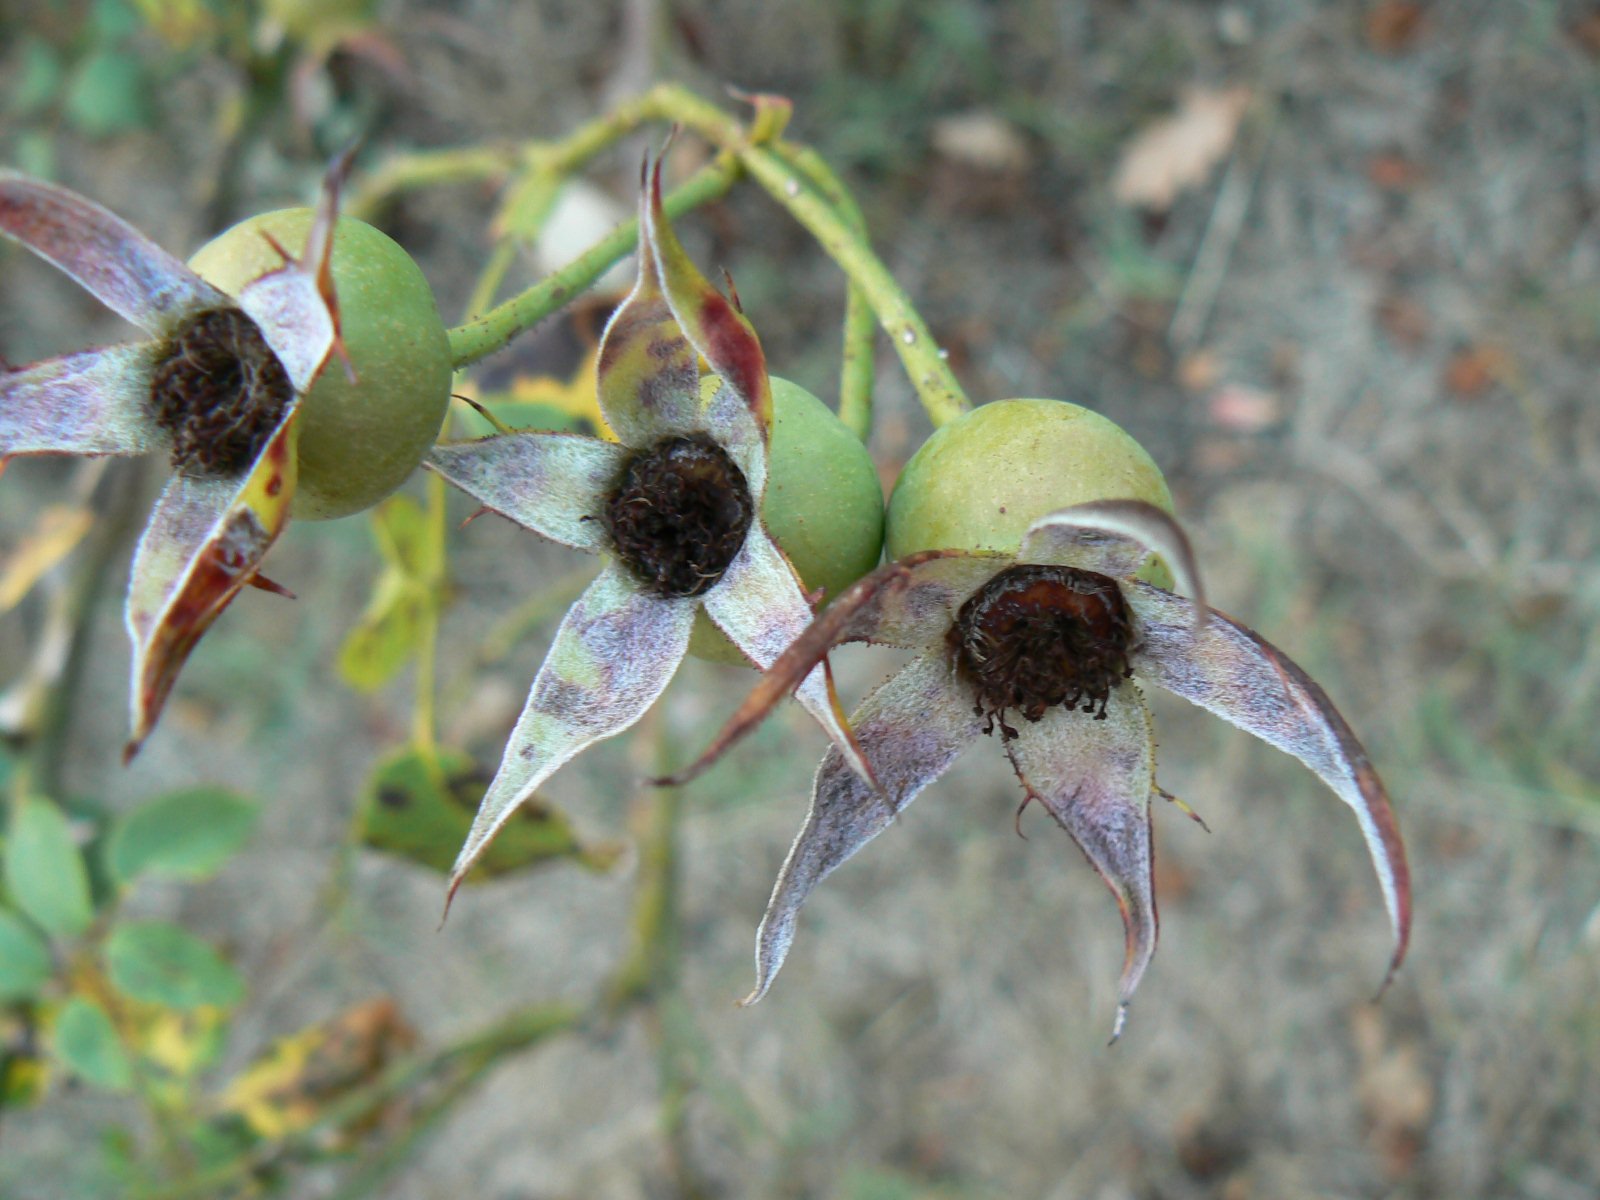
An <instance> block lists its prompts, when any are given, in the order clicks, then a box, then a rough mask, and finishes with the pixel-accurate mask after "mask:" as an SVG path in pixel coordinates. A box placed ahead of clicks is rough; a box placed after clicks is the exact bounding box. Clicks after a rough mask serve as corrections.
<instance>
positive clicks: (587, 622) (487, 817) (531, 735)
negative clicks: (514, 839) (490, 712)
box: [450, 563, 699, 895]
mask: <svg viewBox="0 0 1600 1200" xmlns="http://www.w3.org/2000/svg"><path fill="white" fill-rule="evenodd" d="M698 607H699V604H698V601H697V600H695V599H694V598H692V597H680V598H674V599H668V598H663V597H660V596H655V595H651V594H650V593H648V592H646V591H644V590H643V589H642V588H640V586H639V585H638V583H637V582H635V581H634V580H633V579H632V578H631V577H630V576H629V574H628V572H627V570H626V569H625V568H623V567H622V566H620V565H619V564H616V563H611V564H609V565H607V567H606V568H605V569H604V570H603V571H601V573H600V574H599V576H598V577H596V579H595V581H594V582H593V583H591V584H590V585H589V587H588V590H587V591H585V592H584V593H583V595H582V596H580V597H579V598H578V601H577V603H575V604H574V605H573V606H572V607H571V608H570V609H569V610H567V615H566V617H565V618H564V619H563V620H562V622H561V625H560V627H559V628H558V629H557V630H556V635H555V640H554V641H553V642H552V643H551V646H550V652H549V654H548V655H546V656H545V660H544V665H543V666H541V667H540V668H539V674H538V675H537V676H536V677H535V678H534V681H533V689H532V691H531V692H530V693H529V695H528V703H527V707H526V708H524V709H523V712H522V716H521V718H520V719H519V720H518V721H517V725H516V728H515V729H513V730H512V732H511V738H510V740H509V741H508V742H507V743H506V749H505V755H504V757H503V758H502V759H501V762H500V769H499V771H498V772H497V773H496V774H495V777H494V780H493V781H492V782H491V783H490V784H489V791H488V794H487V795H485V796H484V798H483V802H482V804H481V805H480V806H479V808H478V815H477V817H476V818H475V819H474V820H473V822H472V829H471V830H470V831H469V832H468V834H467V840H466V844H465V845H463V846H462V847H461V853H460V854H459V855H458V856H457V858H456V864H455V866H454V868H452V870H451V872H450V894H451V895H454V894H455V890H456V888H458V887H459V886H460V885H461V881H462V880H463V879H464V878H466V874H467V872H468V871H469V870H471V869H472V864H473V863H475V862H476V861H477V860H478V857H479V856H480V855H481V854H482V853H483V852H484V851H485V850H486V849H487V848H488V846H489V843H490V842H491V841H492V840H493V839H494V836H495V834H496V833H498V832H499V830H500V827H501V826H502V825H504V824H505V823H506V822H507V821H508V820H510V819H511V816H512V814H513V813H515V812H516V810H517V808H518V806H519V805H521V804H522V803H523V802H524V801H526V800H527V799H529V798H530V797H531V796H532V795H533V793H534V791H535V789H537V788H538V787H539V785H540V784H542V783H543V782H544V781H545V780H546V779H548V778H549V777H550V776H551V775H552V774H554V773H555V771H556V770H557V769H558V768H559V767H561V766H562V765H563V764H564V763H566V762H567V761H569V760H570V759H571V758H572V757H573V756H574V755H576V754H577V753H578V752H579V751H581V750H584V749H586V748H587V747H589V746H592V745H593V744H594V743H595V742H598V741H601V740H603V739H605V738H609V737H612V736H614V735H616V734H619V733H621V732H622V731H623V730H625V729H627V728H629V727H630V726H632V725H633V724H634V722H636V721H637V720H638V719H639V718H640V717H642V716H643V715H644V713H645V710H646V709H648V708H649V707H650V706H651V705H652V704H654V703H655V700H656V697H658V696H659V695H661V693H662V691H663V690H664V689H665V688H666V686H667V683H668V682H669V681H670V680H671V679H672V676H673V673H674V672H675V671H676V670H677V669H678V664H679V663H680V662H681V661H683V656H684V654H685V653H686V652H687V651H688V648H689V630H690V629H691V628H692V626H693V624H694V614H695V610H696V609H697V608H698Z"/></svg>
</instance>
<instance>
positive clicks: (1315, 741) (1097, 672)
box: [661, 500, 1411, 1040]
mask: <svg viewBox="0 0 1600 1200" xmlns="http://www.w3.org/2000/svg"><path fill="white" fill-rule="evenodd" d="M1152 552H1153V553H1157V554H1159V555H1161V556H1162V558H1164V559H1165V560H1166V562H1167V564H1168V565H1169V566H1170V567H1171V569H1172V570H1173V573H1174V575H1175V577H1176V578H1177V580H1178V584H1179V586H1180V588H1182V590H1184V591H1186V592H1188V593H1189V594H1190V595H1191V596H1193V597H1194V598H1193V599H1184V598H1182V597H1180V596H1177V595H1174V594H1172V593H1171V592H1167V591H1163V590H1162V589H1160V588H1157V587H1155V586H1153V585H1151V584H1148V583H1144V582H1142V581H1140V580H1137V579H1135V578H1134V574H1135V572H1136V571H1138V569H1139V568H1140V566H1141V565H1142V564H1143V562H1144V561H1145V559H1146V557H1147V556H1148V554H1149V553H1152ZM853 641H866V642H877V643H884V644H888V645H893V646H900V647H903V648H908V649H915V650H918V651H920V653H919V654H918V656H917V657H916V658H915V659H913V660H912V662H911V663H910V664H909V665H908V666H906V667H905V668H904V669H903V670H901V671H900V672H899V673H898V674H897V675H894V676H893V677H891V678H890V679H889V680H888V682H886V683H885V684H883V685H882V686H881V687H879V688H878V690H877V691H876V692H874V693H872V694H871V695H870V696H868V697H867V699H866V700H865V702H863V703H862V705H861V706H860V708H858V709H857V710H856V712H855V713H854V714H853V715H852V717H851V718H850V723H851V726H852V728H853V730H854V733H855V736H856V740H857V743H858V744H859V746H860V747H861V750H862V752H863V753H864V754H865V756H866V758H867V761H868V762H869V763H870V764H871V765H872V768H873V771H874V774H875V777H876V779H877V782H878V784H879V785H880V787H881V791H879V790H874V789H873V788H870V787H868V786H867V785H866V784H865V783H864V782H863V781H862V777H861V776H860V775H859V774H858V773H856V772H855V771H853V770H851V769H849V768H848V767H847V766H846V764H845V763H844V762H843V760H842V759H841V758H840V757H839V756H838V754H837V753H835V752H834V751H832V750H830V751H829V753H828V755H827V756H826V757H825V758H824V759H823V761H822V765H821V766H820V767H819V768H818V770H817V776H816V782H815V786H814V789H813V793H812V800H811V811H810V813H809V815H808V816H807V818H806V823H805V826H804V827H803V828H802V829H801V831H800V835H799V837H798V838H796V840H795V843H794V846H793V848H792V849H791V850H790V851H789V856H788V859H787V861H786V862H785V863H784V865H783V869H782V871H781V872H780V873H779V876H778V882H777V886H776V887H775V888H774V890H773V893H772V899H771V901H770V903H769V904H768V906H767V912H766V916H765V917H764V918H763V920H762V923H761V929H760V932H759V933H758V934H757V939H756V946H757V948H756V986H755V990H754V991H752V992H751V993H750V995H749V996H748V997H746V999H745V1001H744V1003H746V1004H749V1003H753V1002H755V1001H756V1000H759V999H760V998H761V997H762V996H763V995H765V994H766V992H767V989H768V988H769V987H771V985H772V981H773V978H774V976H776V974H777V972H778V969H779V967H780V966H782V964H783V960H784V956H785V955H786V954H787V953H788V950H789V945H790V942H791V941H792V940H793V938H794V930H795V920H796V917H797V915H798V913H799V910H800V906H801V905H802V904H803V903H804V902H805V899H806V897H807V896H808V895H809V894H810V893H811V890H812V889H813V888H814V887H816V885H817V884H818V883H820V882H821V881H822V880H823V879H824V878H826V877H827V875H828V874H829V873H831V872H832V871H833V870H834V869H835V868H836V867H838V866H839V865H840V864H841V863H843V862H844V861H845V860H846V859H848V858H849V857H850V856H851V855H853V854H854V853H855V852H856V851H857V850H859V849H860V848H861V847H862V846H864V845H865V844H866V843H867V842H869V841H871V840H872V839H873V838H874V837H876V836H877V835H878V834H879V833H881V832H882V831H883V830H884V829H885V828H887V827H888V825H889V823H890V822H891V821H893V820H894V818H895V816H896V815H897V814H898V813H899V812H900V810H901V809H903V808H904V807H905V806H906V805H907V804H909V803H910V802H911V800H912V799H913V798H914V797H915V796H916V795H917V793H918V792H920V791H921V790H922V789H923V788H924V787H926V786H927V785H928V784H929V783H931V782H933V781H934V780H935V779H937V778H938V777H939V776H940V775H942V774H944V772H945V771H946V770H947V769H948V768H949V767H950V764H951V763H953V762H954V761H955V759H956V757H957V755H959V754H960V753H961V752H962V750H964V749H965V748H966V747H967V746H968V745H969V744H971V742H972V741H973V740H974V739H975V738H976V737H978V736H979V735H980V734H984V733H993V732H995V731H996V730H997V729H998V731H999V734H1000V739H1001V743H1002V746H1003V748H1004V750H1005V753H1006V756H1007V758H1008V759H1009V760H1010V762H1011V766H1012V769H1013V770H1014V771H1015V772H1016V775H1017V778H1018V780H1019V781H1020V782H1021V784H1022V788H1023V794H1024V800H1023V804H1024V806H1026V804H1027V803H1029V802H1030V801H1033V800H1037V801H1039V802H1040V803H1041V804H1042V805H1043V806H1044V807H1045V809H1046V810H1047V811H1048V812H1049V813H1050V815H1051V816H1052V817H1054V818H1055V820H1056V821H1057V822H1058V823H1059V824H1060V825H1061V826H1062V827H1063V828H1064V829H1066V831H1067V832H1068V833H1070V834H1071V835H1072V837H1073V838H1074V839H1075V840H1076V841H1077V843H1078V845H1079V847H1081V848H1082V850H1083V852H1084V854H1085V855H1086V856H1087V857H1088V859H1089V861H1090V862H1091V863H1092V864H1093V865H1094V867H1095V868H1096V870H1098V871H1099V872H1100V874H1101V876H1102V878H1104V879H1105V881H1106V883H1107V885H1109V887H1110V888H1111V891H1112V893H1113V895H1114V896H1115V897H1116V900H1117V906H1118V908H1119V909H1120V910H1121V912H1122V919H1123V924H1124V927H1125V930H1126V934H1127V945H1126V953H1125V956H1124V961H1123V968H1122V979H1121V985H1120V989H1119V1003H1118V1007H1117V1018H1116V1023H1115V1029H1114V1032H1113V1035H1112V1040H1115V1039H1116V1037H1117V1035H1118V1034H1120V1033H1121V1030H1122V1025H1123V1021H1124V1019H1125V1017H1126V1014H1127V1007H1128V1003H1129V1001H1130V999H1131V998H1132V996H1133V992H1134V989H1135V988H1136V987H1137V986H1138V984H1139V979H1140V977H1141V976H1142V975H1143V974H1144V971H1145V968H1146V967H1147V966H1148V965H1149V963H1150V958H1151V955H1152V954H1153V953H1154V951H1155V945H1156V929H1157V923H1156V902H1155V894H1154V889H1153V885H1152V875H1151V869H1152V860H1151V839H1150V798H1151V796H1152V795H1153V794H1156V793H1158V792H1160V789H1159V788H1157V786H1156V783H1155V743H1154V739H1153V736H1152V729H1151V722H1150V713H1149V710H1148V708H1147V707H1146V704H1145V701H1144V697H1143V696H1142V695H1141V694H1140V692H1139V689H1138V687H1137V686H1128V684H1129V680H1130V678H1131V679H1133V680H1148V681H1150V682H1153V683H1155V684H1157V685H1159V686H1161V687H1164V688H1166V689H1167V690H1169V691H1171V692H1174V693H1176V694H1177V695H1179V696H1182V697H1183V698H1184V699H1186V700H1189V701H1190V702H1192V703H1194V704H1198V705H1199V706H1200V707H1202V708H1205V709H1208V710H1210V711H1211V712H1213V713H1216V714H1217V715H1218V716H1220V717H1222V718H1224V719H1225V720H1228V721H1230V722H1232V723H1233V724H1235V725H1237V726H1239V727H1240V728H1241V729H1244V730H1246V731H1247V732H1249V733H1253V734H1255V735H1256V736H1257V737H1259V738H1261V739H1262V740H1263V741H1266V742H1268V743H1270V744H1271V745H1274V746H1276V747H1278V748H1279V749H1280V750H1285V751H1287V752H1288V753H1290V754H1292V755H1294V756H1295V757H1296V758H1298V759H1300V760H1301V761H1302V762H1304V763H1305V764H1306V765H1307V766H1308V767H1310V768H1311V769H1312V770H1313V771H1314V772H1316V774H1317V775H1318V776H1320V777H1321V779H1322V780H1323V782H1325V783H1326V784H1327V785H1328V786H1329V787H1331V788H1332V789H1333V790H1334V792H1335V793H1336V794H1337V795H1338V796H1339V798H1340V799H1341V800H1343V801H1344V802H1345V803H1346V804H1348V805H1349V806H1350V807H1351V808H1352V809H1353V810H1354V811H1355V814H1356V818H1357V820H1358V821H1359V822H1360V825H1361V831H1362V834H1363V835H1364V837H1365V838H1366V841H1367V847H1368V850H1369V851H1370V853H1371V855H1372V859H1373V863H1374V865H1375V866H1376V867H1377V872H1378V881H1379V883H1380V885H1381V886H1382V889H1383V895H1384V902H1385V904H1386V906H1387V908H1388V912H1389V918H1390V921H1391V924H1392V926H1393V929H1394V938H1395V942H1394V953H1393V956H1392V958H1391V960H1390V963H1389V975H1390V976H1392V975H1393V973H1394V971H1395V969H1396V968H1397V967H1399V965H1400V962H1401V959H1402V958H1403V957H1404V956H1405V951H1406V943H1407V940H1408V938H1409V935H1410V927H1411V892H1410V876H1409V872H1408V869H1407V866H1406V858H1405V848H1404V846H1403V845H1402V843H1401V840H1400V832H1399V827H1398V825H1397V824H1396V822H1395V817H1394V813H1393V811H1392V810H1391V808H1390V806H1389V799H1388V796H1387V795H1386V794H1385V792H1384V789H1383V785H1382V783H1381V782H1380V781H1379V779H1378V776H1377V774H1376V773H1375V772H1374V771H1373V768H1372V764H1371V763H1370V762H1369V761H1368V760H1367V755H1366V752H1365V751H1364V750H1363V749H1362V748H1361V744H1360V742H1358V741H1357V740H1356V737H1355V735H1354V734H1353V733H1352V732H1351V731H1350V727H1349V726H1348V725H1346V724H1345V721H1344V718H1342V717H1341V716H1340V715H1339V713H1338V712H1337V711H1336V710H1335V709H1334V707H1333V705H1332V703H1331V702H1330V701H1329V700H1328V697H1327V696H1326V695H1325V694H1324V693H1323V691H1322V689H1321V688H1319V687H1318V686H1317V685H1316V684H1315V683H1313V682H1312V681H1311V680H1310V679H1308V678H1307V677H1306V675H1305V673H1304V672H1303V671H1302V670H1300V668H1299V667H1297V666H1295V664H1294V663H1292V662H1290V661H1289V659H1288V658H1287V657H1286V656H1284V655H1283V653H1282V652H1280V651H1279V650H1277V649H1276V648H1274V647H1273V646H1270V645H1268V644H1267V643H1266V642H1265V641H1263V640H1262V639H1261V638H1260V637H1258V636H1257V635H1256V634H1254V633H1252V632H1251V631H1250V630H1248V629H1246V628H1244V627H1243V626H1242V625H1239V624H1237V623H1236V622H1234V621H1232V620H1230V619H1228V618H1227V617H1224V616H1222V615H1221V614H1219V613H1216V612H1213V611H1208V610H1207V608H1206V605H1205V601H1204V599H1203V595H1202V593H1201V591H1200V587H1199V579H1198V573H1197V571H1196V567H1195V563H1194V557H1193V553H1192V551H1191V550H1190V547H1189V542H1188V539H1187V538H1186V537H1185V536H1184V534H1183V531H1182V530H1181V529H1180V528H1179V526H1178V525H1177V524H1176V522H1174V521H1173V520H1172V518H1171V517H1169V516H1168V515H1167V514H1166V513H1165V512H1163V511H1162V510H1161V509H1159V508H1157V507H1155V506H1154V505H1151V504H1146V503H1144V502H1143V501H1134V500H1118V501H1097V502H1093V503H1089V504H1081V505H1076V506H1074V507H1071V508H1066V509H1062V510H1060V511H1058V512H1054V513H1051V514H1048V515H1046V516H1044V517H1041V518H1040V519H1039V520H1037V521H1035V522H1034V523H1033V524H1032V525H1031V526H1030V527H1029V528H1028V530H1027V532H1026V534H1025V535H1024V536H1023V538H1022V542H1021V546H1020V549H1019V551H1018V552H1017V553H1016V554H1015V555H1010V554H1001V553H993V552H971V551H961V550H928V551H923V552H921V553H917V554H912V555H909V556H908V557H906V558H904V559H902V560H900V561H898V562H894V563H890V564H888V565H887V566H884V567H880V568H879V569H878V570H876V571H874V572H873V573H872V574H871V575H868V576H867V577H866V578H864V579H862V580H861V581H860V582H859V583H857V584H856V585H855V586H854V587H852V588H851V589H850V590H849V591H847V592H845V593H844V594H843V595H842V596H840V597H839V598H838V599H837V600H836V601H834V603H833V604H832V605H831V606H830V607H829V608H828V609H827V610H826V611H825V612H823V613H822V614H821V615H820V616H819V617H818V618H817V619H816V621H815V622H813V623H812V625H811V626H810V628H808V629H807V630H806V631H805V632H804V633H803V634H801V635H800V637H799V638H797V639H796V640H795V642H794V644H793V645H791V646H790V647H789V649H788V650H787V651H785V652H784V654H782V655H781V656H780V657H779V658H778V661H777V662H775V663H774V664H773V665H772V667H771V668H770V669H769V670H768V671H767V673H766V674H765V675H764V676H763V677H762V679H761V682H760V683H759V684H758V685H757V686H756V688H755V689H754V690H753V691H752V692H751V693H750V695H749V697H748V698H747V699H746V700H745V701H744V702H743V703H742V704H741V705H740V708H739V710H738V711H737V712H736V713H735V714H734V716H733V718H732V719H730V721H729V722H728V724H727V725H726V726H725V727H724V728H723V730H722V732H721V733H720V734H719V735H718V737H717V739H716V740H715V742H713V743H712V745H711V747H710V748H709V749H708V750H707V751H706V753H705V754H703V755H702V756H701V757H700V758H699V759H698V760H697V761H696V762H695V763H694V764H692V765H691V766H690V767H689V768H688V769H687V770H685V771H683V772H681V773H679V774H678V775H676V776H674V777H672V778H671V779H670V780H663V781H661V782H670V783H682V782H684V781H686V780H687V779H689V778H691V777H693V776H694V775H696V774H698V773H699V772H700V771H702V770H704V769H705V767H707V766H708V765H710V763H712V762H714V761H715V760H716V759H717V758H718V757H719V756H720V755H721V754H722V753H723V751H725V750H726V749H727V748H728V746H729V745H730V744H731V743H732V742H734V741H735V740H737V739H738V738H739V737H741V736H742V735H743V734H744V733H745V732H747V731H748V730H750V729H751V728H753V727H754V726H755V725H756V724H758V723H759V722H760V721H761V719H762V718H763V717H764V716H765V715H766V714H767V712H768V711H770V709H771V708H772V706H773V704H774V703H776V701H777V700H778V699H779V698H781V697H782V696H783V695H784V694H785V692H786V691H787V690H788V689H789V688H790V687H792V686H793V685H794V683H795V681H797V680H799V679H802V678H805V677H806V676H807V675H808V674H809V673H810V672H811V671H812V670H814V669H815V667H816V665H817V663H819V662H821V661H823V660H824V659H825V657H826V655H827V654H828V652H829V651H830V650H831V649H833V648H834V647H835V646H838V645H840V644H842V643H844V642H853ZM1008 715H1010V716H1013V717H1017V716H1020V717H1021V718H1023V719H1022V720H1021V721H1018V722H1017V723H1016V724H1015V725H1012V724H1010V723H1008V720H1007V718H1008ZM1160 794H1162V795H1165V794H1166V793H1164V792H1162V793H1160ZM1019 812H1020V810H1019ZM1385 982H1387V978H1386V980H1385Z"/></svg>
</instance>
